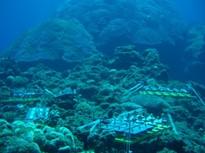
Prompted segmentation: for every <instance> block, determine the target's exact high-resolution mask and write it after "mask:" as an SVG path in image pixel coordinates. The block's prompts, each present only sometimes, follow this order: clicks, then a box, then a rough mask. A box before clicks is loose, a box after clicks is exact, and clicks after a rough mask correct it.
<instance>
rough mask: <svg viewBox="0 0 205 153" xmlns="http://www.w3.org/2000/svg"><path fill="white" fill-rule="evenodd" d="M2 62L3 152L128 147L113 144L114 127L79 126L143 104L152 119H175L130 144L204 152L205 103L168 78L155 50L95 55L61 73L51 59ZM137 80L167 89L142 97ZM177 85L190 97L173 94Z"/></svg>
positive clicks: (146, 149) (144, 149)
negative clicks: (164, 127) (156, 132)
mask: <svg viewBox="0 0 205 153" xmlns="http://www.w3.org/2000/svg"><path fill="white" fill-rule="evenodd" d="M0 64H1V67H0V78H1V81H0V84H1V87H0V91H1V92H0V97H1V103H0V105H1V107H0V118H1V119H0V131H1V133H0V152H2V153H27V152H30V153H41V152H42V153H67V152H83V150H84V152H86V151H85V150H92V151H90V152H96V153H101V152H102V153H112V152H113V153H119V152H126V149H125V146H126V143H118V142H116V141H115V137H117V133H116V132H115V131H112V130H106V129H105V130H103V129H97V128H98V127H91V128H92V130H91V129H89V127H88V128H85V129H81V130H79V127H80V126H83V125H86V124H89V123H91V122H93V121H95V120H101V121H102V122H103V121H104V120H106V119H109V118H112V117H116V116H118V115H119V114H121V113H124V112H129V111H132V110H138V109H139V108H143V109H145V111H146V112H145V113H146V114H152V115H153V116H159V117H162V116H166V114H169V115H170V116H172V122H171V123H170V122H168V123H166V124H167V125H168V126H169V127H170V128H168V129H167V130H165V131H163V132H160V131H159V133H158V134H157V135H152V136H149V137H144V138H142V139H140V140H139V141H138V142H136V143H134V144H131V145H130V150H131V151H132V152H133V153H135V152H136V153H150V152H158V153H165V152H166V153H168V152H170V153H174V152H177V153H191V152H193V153H203V152H204V150H205V147H204V146H205V133H204V128H205V124H204V119H205V106H204V103H203V101H200V100H199V99H198V98H197V96H196V95H194V93H193V91H190V90H191V88H189V86H187V84H186V83H183V82H178V81H171V80H169V79H168V76H167V67H166V66H164V65H163V64H162V63H161V62H160V58H159V54H158V52H157V51H156V50H154V49H147V50H144V51H140V52H139V51H138V50H137V49H135V47H134V46H122V47H118V48H116V50H115V55H114V56H112V57H105V56H102V55H99V54H96V55H93V56H91V57H89V58H86V59H85V60H83V61H81V62H80V63H70V64H71V65H73V66H72V68H68V67H65V63H59V65H61V68H60V70H58V69H57V68H55V67H53V66H52V65H51V64H48V63H46V62H42V63H41V64H33V63H32V64H30V65H27V66H25V64H23V65H22V64H19V63H16V62H14V61H12V60H9V59H5V58H4V59H3V58H2V59H1V62H0ZM63 66H64V67H63ZM150 78H152V79H150ZM138 83H140V84H142V85H143V86H147V87H148V86H150V87H156V88H157V89H152V90H155V91H156V90H159V92H161V91H163V90H166V92H167V94H165V93H161V94H160V93H157V94H152V93H147V94H146V93H144V92H141V94H140V92H138V90H137V89H136V90H133V89H134V88H132V87H135V86H136V85H137V84H138ZM192 87H193V88H194V89H195V91H196V90H197V93H198V94H200V95H201V96H204V95H205V87H203V86H202V85H199V84H197V83H194V82H192ZM162 88H163V89H162ZM173 88H174V92H175V93H176V94H178V93H177V92H180V91H179V89H184V92H187V93H188V91H190V95H185V96H183V95H178V96H177V95H171V94H169V92H170V91H171V90H172V89H173ZM188 88H189V89H188ZM168 89H169V90H168ZM163 94H164V95H163ZM32 111H33V112H32ZM165 118H166V117H165ZM167 120H168V119H167ZM172 124H174V126H173V125H172ZM93 128H96V129H95V130H93ZM173 128H174V129H173ZM83 130H85V131H83ZM141 134H143V133H141ZM87 152H89V151H87Z"/></svg>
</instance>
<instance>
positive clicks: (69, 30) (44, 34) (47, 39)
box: [7, 19, 96, 61]
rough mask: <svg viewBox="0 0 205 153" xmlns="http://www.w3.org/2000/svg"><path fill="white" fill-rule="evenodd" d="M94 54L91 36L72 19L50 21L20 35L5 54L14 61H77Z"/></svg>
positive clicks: (94, 49)
mask: <svg viewBox="0 0 205 153" xmlns="http://www.w3.org/2000/svg"><path fill="white" fill-rule="evenodd" d="M93 52H96V48H95V45H94V43H93V41H92V36H91V35H90V34H89V33H88V32H87V31H86V30H85V28H84V26H83V25H82V24H80V23H79V22H78V21H77V20H74V19H70V20H62V19H53V20H50V21H47V22H45V23H43V24H41V25H40V26H38V27H37V28H34V29H32V30H30V31H28V32H27V33H25V34H24V35H23V36H21V37H20V38H19V39H18V40H17V41H16V42H15V43H14V44H13V45H12V46H11V48H10V49H9V50H8V51H7V54H8V56H9V57H10V58H12V59H15V60H16V61H36V60H59V59H64V60H66V61H76V60H82V58H84V57H87V56H89V55H91V54H92V53H93Z"/></svg>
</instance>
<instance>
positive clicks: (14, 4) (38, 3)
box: [0, 0, 65, 51]
mask: <svg viewBox="0 0 205 153" xmlns="http://www.w3.org/2000/svg"><path fill="white" fill-rule="evenodd" d="M64 1H65V0H18V1H14V0H1V2H0V3H1V4H0V21H1V24H0V51H1V50H3V49H5V48H6V47H8V46H9V45H10V44H11V43H12V42H13V41H14V40H15V39H16V38H18V37H19V35H20V34H21V33H22V32H24V31H26V30H28V29H29V28H32V27H34V26H36V25H38V24H40V23H41V22H43V21H45V20H47V19H48V18H49V17H51V16H54V14H55V13H56V11H57V9H58V8H59V7H60V6H61V4H62V3H63V2H64Z"/></svg>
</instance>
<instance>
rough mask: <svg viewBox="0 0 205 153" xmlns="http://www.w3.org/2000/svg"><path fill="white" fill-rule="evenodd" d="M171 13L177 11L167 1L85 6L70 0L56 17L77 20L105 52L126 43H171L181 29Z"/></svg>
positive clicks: (102, 0) (132, 0) (99, 2)
mask: <svg viewBox="0 0 205 153" xmlns="http://www.w3.org/2000/svg"><path fill="white" fill-rule="evenodd" d="M82 14H84V15H83V16H82ZM173 14H177V12H176V11H174V4H172V2H170V1H164V2H160V3H159V2H158V1H153V0H144V1H143V2H140V1H136V0H129V1H127V0H119V1H116V0H115V1H112V2H109V1H107V0H106V1H105V0H94V1H92V3H89V1H88V0H84V1H75V0H71V1H68V2H67V5H65V6H64V7H63V9H62V10H61V11H59V14H58V16H59V17H60V18H63V19H65V20H67V19H69V18H76V19H78V20H79V21H80V22H81V23H82V24H83V25H84V26H85V27H86V29H87V30H88V31H89V32H90V33H91V34H92V35H93V37H94V38H95V42H96V44H97V46H98V47H99V48H101V49H104V50H105V51H106V48H115V47H116V46H119V45H125V44H128V43H133V44H141V45H142V44H146V45H154V44H161V43H162V42H169V43H174V41H175V40H176V39H177V38H180V36H181V34H182V33H181V32H182V31H183V30H184V29H182V27H183V28H184V26H183V24H182V22H181V21H180V19H179V18H178V16H177V15H173ZM173 16H174V17H173ZM162 23H163V24H162ZM167 29H169V30H167Z"/></svg>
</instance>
